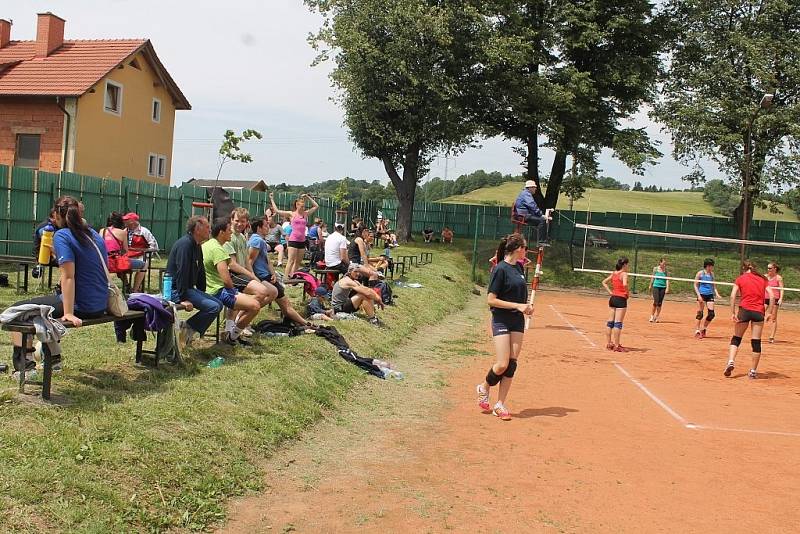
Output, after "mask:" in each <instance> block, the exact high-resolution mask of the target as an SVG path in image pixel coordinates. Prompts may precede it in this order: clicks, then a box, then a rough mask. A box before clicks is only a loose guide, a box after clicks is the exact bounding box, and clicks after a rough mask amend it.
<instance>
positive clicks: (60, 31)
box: [36, 11, 65, 57]
mask: <svg viewBox="0 0 800 534" xmlns="http://www.w3.org/2000/svg"><path fill="white" fill-rule="evenodd" d="M38 17H39V20H38V23H37V25H36V57H47V56H49V55H50V54H51V53H52V52H53V50H55V49H56V48H58V47H59V46H61V45H62V44H64V22H65V21H64V19H62V18H61V17H57V16H55V15H53V14H52V13H50V12H49V11H48V12H47V13H39V15H38Z"/></svg>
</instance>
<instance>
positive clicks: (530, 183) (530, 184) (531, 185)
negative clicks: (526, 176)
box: [525, 180, 536, 188]
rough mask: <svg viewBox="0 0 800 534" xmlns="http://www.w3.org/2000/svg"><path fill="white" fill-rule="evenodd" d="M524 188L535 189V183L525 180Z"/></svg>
mask: <svg viewBox="0 0 800 534" xmlns="http://www.w3.org/2000/svg"><path fill="white" fill-rule="evenodd" d="M525 187H526V188H527V187H536V182H534V181H533V180H526V181H525Z"/></svg>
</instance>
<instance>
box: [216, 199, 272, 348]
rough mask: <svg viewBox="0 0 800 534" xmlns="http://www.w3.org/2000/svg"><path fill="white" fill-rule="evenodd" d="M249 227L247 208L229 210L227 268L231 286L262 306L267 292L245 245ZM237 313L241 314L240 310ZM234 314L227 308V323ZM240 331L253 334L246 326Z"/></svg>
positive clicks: (226, 247) (248, 334)
mask: <svg viewBox="0 0 800 534" xmlns="http://www.w3.org/2000/svg"><path fill="white" fill-rule="evenodd" d="M249 229H250V214H249V213H248V211H247V209H246V208H235V209H234V210H233V211H232V212H231V240H230V241H228V242H227V243H225V250H226V251H227V252H228V254H230V256H231V261H230V263H229V264H228V270H229V271H230V273H231V280H233V286H234V287H235V288H236V290H237V291H239V292H241V293H244V294H245V295H252V296H253V297H255V298H256V300H258V302H259V304H261V306H262V307H264V306H265V305H266V304H267V303H268V301H267V297H268V292H267V289H266V288H265V287H264V284H262V283H261V281H260V280H259V279H258V277H257V276H256V275H255V273H253V267H252V265H251V263H250V255H249V250H248V247H247V237H246V236H245V234H244V233H245V232H246V231H247V230H249ZM238 313H239V314H241V313H242V312H241V311H240V312H238ZM236 314H237V312H235V311H234V310H233V309H231V308H228V311H227V314H226V317H227V320H228V324H231V323H233V322H235V320H236ZM242 333H243V334H244V335H245V336H248V337H249V336H252V335H253V330H252V329H250V327H247V328H245V329H244V330H243V331H242Z"/></svg>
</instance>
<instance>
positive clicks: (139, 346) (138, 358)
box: [136, 339, 144, 363]
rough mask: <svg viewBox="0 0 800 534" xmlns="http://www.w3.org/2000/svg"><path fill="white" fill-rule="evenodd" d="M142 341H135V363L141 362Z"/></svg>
mask: <svg viewBox="0 0 800 534" xmlns="http://www.w3.org/2000/svg"><path fill="white" fill-rule="evenodd" d="M143 344H144V341H142V340H141V339H139V340H137V341H136V363H142V345H143Z"/></svg>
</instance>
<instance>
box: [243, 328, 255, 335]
mask: <svg viewBox="0 0 800 534" xmlns="http://www.w3.org/2000/svg"><path fill="white" fill-rule="evenodd" d="M255 333H256V332H255V330H253V329H252V328H250V327H249V326H248V327H245V329H244V330H242V335H243V336H244V337H253V334H255Z"/></svg>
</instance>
